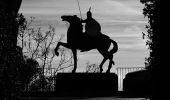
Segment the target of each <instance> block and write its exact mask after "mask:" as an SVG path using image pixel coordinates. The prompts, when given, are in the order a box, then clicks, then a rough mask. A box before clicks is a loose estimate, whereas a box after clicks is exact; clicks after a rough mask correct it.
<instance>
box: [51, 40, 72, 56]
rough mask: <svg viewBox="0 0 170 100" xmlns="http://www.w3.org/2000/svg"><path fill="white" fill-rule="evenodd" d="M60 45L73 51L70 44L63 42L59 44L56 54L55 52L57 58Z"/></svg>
mask: <svg viewBox="0 0 170 100" xmlns="http://www.w3.org/2000/svg"><path fill="white" fill-rule="evenodd" d="M60 45H61V46H64V47H66V48H69V49H71V48H70V46H69V44H67V43H63V42H58V44H57V46H56V48H55V49H54V52H55V54H56V55H57V56H59V53H58V49H59V47H60Z"/></svg>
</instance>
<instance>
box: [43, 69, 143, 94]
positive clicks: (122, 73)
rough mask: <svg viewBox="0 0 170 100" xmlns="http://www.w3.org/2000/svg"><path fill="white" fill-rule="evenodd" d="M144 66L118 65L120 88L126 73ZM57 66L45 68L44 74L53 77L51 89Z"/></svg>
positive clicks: (52, 89) (52, 84)
mask: <svg viewBox="0 0 170 100" xmlns="http://www.w3.org/2000/svg"><path fill="white" fill-rule="evenodd" d="M142 69H144V67H117V68H116V74H117V75H118V90H119V91H123V79H124V78H125V76H126V74H127V73H129V72H134V71H138V70H142ZM56 70H57V68H45V69H44V75H45V76H47V77H51V78H50V80H49V82H50V84H51V86H52V87H50V88H51V89H50V91H54V87H55V78H54V77H53V76H55V75H56V74H57V73H56Z"/></svg>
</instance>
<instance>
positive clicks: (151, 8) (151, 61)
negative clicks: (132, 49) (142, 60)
mask: <svg viewBox="0 0 170 100" xmlns="http://www.w3.org/2000/svg"><path fill="white" fill-rule="evenodd" d="M140 1H141V3H143V4H144V5H145V7H144V9H143V14H144V15H145V17H148V24H149V25H146V28H147V34H145V33H144V34H143V35H145V36H147V38H148V40H147V42H146V45H148V46H149V50H150V57H149V58H147V59H146V63H147V64H148V67H147V69H149V70H150V71H151V75H152V76H151V77H152V79H151V80H152V83H151V84H152V85H153V87H154V88H153V90H152V95H151V100H159V98H160V97H159V96H160V79H161V78H160V72H161V70H160V69H161V68H160V67H161V64H160V59H161V54H160V49H161V45H160V41H161V40H160V38H161V37H160V34H161V33H160V2H159V0H140Z"/></svg>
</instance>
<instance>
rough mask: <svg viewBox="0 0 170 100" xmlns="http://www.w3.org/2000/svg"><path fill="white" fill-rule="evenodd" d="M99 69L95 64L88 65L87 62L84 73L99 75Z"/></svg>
mask: <svg viewBox="0 0 170 100" xmlns="http://www.w3.org/2000/svg"><path fill="white" fill-rule="evenodd" d="M99 72H100V68H99V65H97V64H90V63H89V62H88V63H87V65H86V73H99Z"/></svg>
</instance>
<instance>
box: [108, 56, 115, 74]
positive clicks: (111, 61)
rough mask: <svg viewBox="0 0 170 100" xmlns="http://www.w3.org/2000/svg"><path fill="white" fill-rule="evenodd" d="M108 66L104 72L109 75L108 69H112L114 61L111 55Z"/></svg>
mask: <svg viewBox="0 0 170 100" xmlns="http://www.w3.org/2000/svg"><path fill="white" fill-rule="evenodd" d="M109 60H110V61H109V66H108V69H107V71H106V73H110V69H111V68H112V64H113V65H114V61H113V55H110V56H109Z"/></svg>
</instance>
